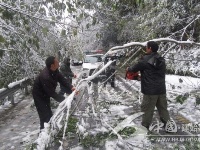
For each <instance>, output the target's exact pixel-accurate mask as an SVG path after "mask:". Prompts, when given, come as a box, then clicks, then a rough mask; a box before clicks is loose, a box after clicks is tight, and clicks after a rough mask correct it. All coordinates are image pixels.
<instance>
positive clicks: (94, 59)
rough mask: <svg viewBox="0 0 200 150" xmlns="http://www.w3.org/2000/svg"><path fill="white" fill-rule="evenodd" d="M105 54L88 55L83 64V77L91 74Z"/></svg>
mask: <svg viewBox="0 0 200 150" xmlns="http://www.w3.org/2000/svg"><path fill="white" fill-rule="evenodd" d="M102 57H103V54H93V55H86V56H85V58H84V60H83V64H82V78H87V77H88V76H91V75H92V73H93V72H94V70H95V69H96V68H97V67H98V66H99V65H100V64H101V63H102Z"/></svg>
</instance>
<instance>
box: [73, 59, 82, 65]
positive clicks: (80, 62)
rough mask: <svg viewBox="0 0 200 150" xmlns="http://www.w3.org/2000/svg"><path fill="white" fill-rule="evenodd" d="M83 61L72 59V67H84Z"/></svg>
mask: <svg viewBox="0 0 200 150" xmlns="http://www.w3.org/2000/svg"><path fill="white" fill-rule="evenodd" d="M82 64H83V61H82V60H78V59H72V60H71V65H72V66H78V65H82Z"/></svg>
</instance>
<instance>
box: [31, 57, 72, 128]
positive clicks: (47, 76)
mask: <svg viewBox="0 0 200 150" xmlns="http://www.w3.org/2000/svg"><path fill="white" fill-rule="evenodd" d="M45 63H46V67H45V68H44V70H42V71H41V72H40V74H39V76H38V77H37V78H36V79H35V81H34V85H33V91H32V94H33V99H34V102H35V106H36V109H37V111H38V114H39V118H40V129H43V128H44V123H45V122H46V123H47V122H49V120H50V118H51V116H52V111H51V107H50V97H52V98H54V99H55V100H56V101H58V102H61V101H63V100H64V99H65V97H64V96H63V95H59V94H57V93H56V92H55V90H56V86H57V82H59V83H60V84H62V85H63V86H65V87H67V88H69V89H71V90H75V88H74V87H73V86H72V85H71V84H70V83H69V82H68V81H67V80H66V79H65V78H64V77H63V76H62V75H61V74H60V72H59V70H58V68H59V61H58V60H57V59H56V58H55V57H54V56H50V57H48V58H47V59H46V62H45Z"/></svg>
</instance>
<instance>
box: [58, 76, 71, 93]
mask: <svg viewBox="0 0 200 150" xmlns="http://www.w3.org/2000/svg"><path fill="white" fill-rule="evenodd" d="M66 79H67V80H68V82H69V83H70V84H72V78H66ZM65 93H66V94H71V93H72V90H71V89H69V88H66V87H65V86H63V85H61V84H60V91H59V94H61V95H64V94H65Z"/></svg>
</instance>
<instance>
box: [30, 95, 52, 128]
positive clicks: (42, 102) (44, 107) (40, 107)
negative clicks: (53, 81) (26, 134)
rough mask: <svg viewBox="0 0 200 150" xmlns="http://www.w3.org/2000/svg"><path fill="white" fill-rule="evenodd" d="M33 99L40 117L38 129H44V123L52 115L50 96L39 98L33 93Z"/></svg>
mask: <svg viewBox="0 0 200 150" xmlns="http://www.w3.org/2000/svg"><path fill="white" fill-rule="evenodd" d="M33 99H34V103H35V107H36V109H37V112H38V115H39V118H40V129H44V123H48V122H49V120H50V119H51V117H52V111H51V107H50V98H39V97H37V96H34V95H33Z"/></svg>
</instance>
